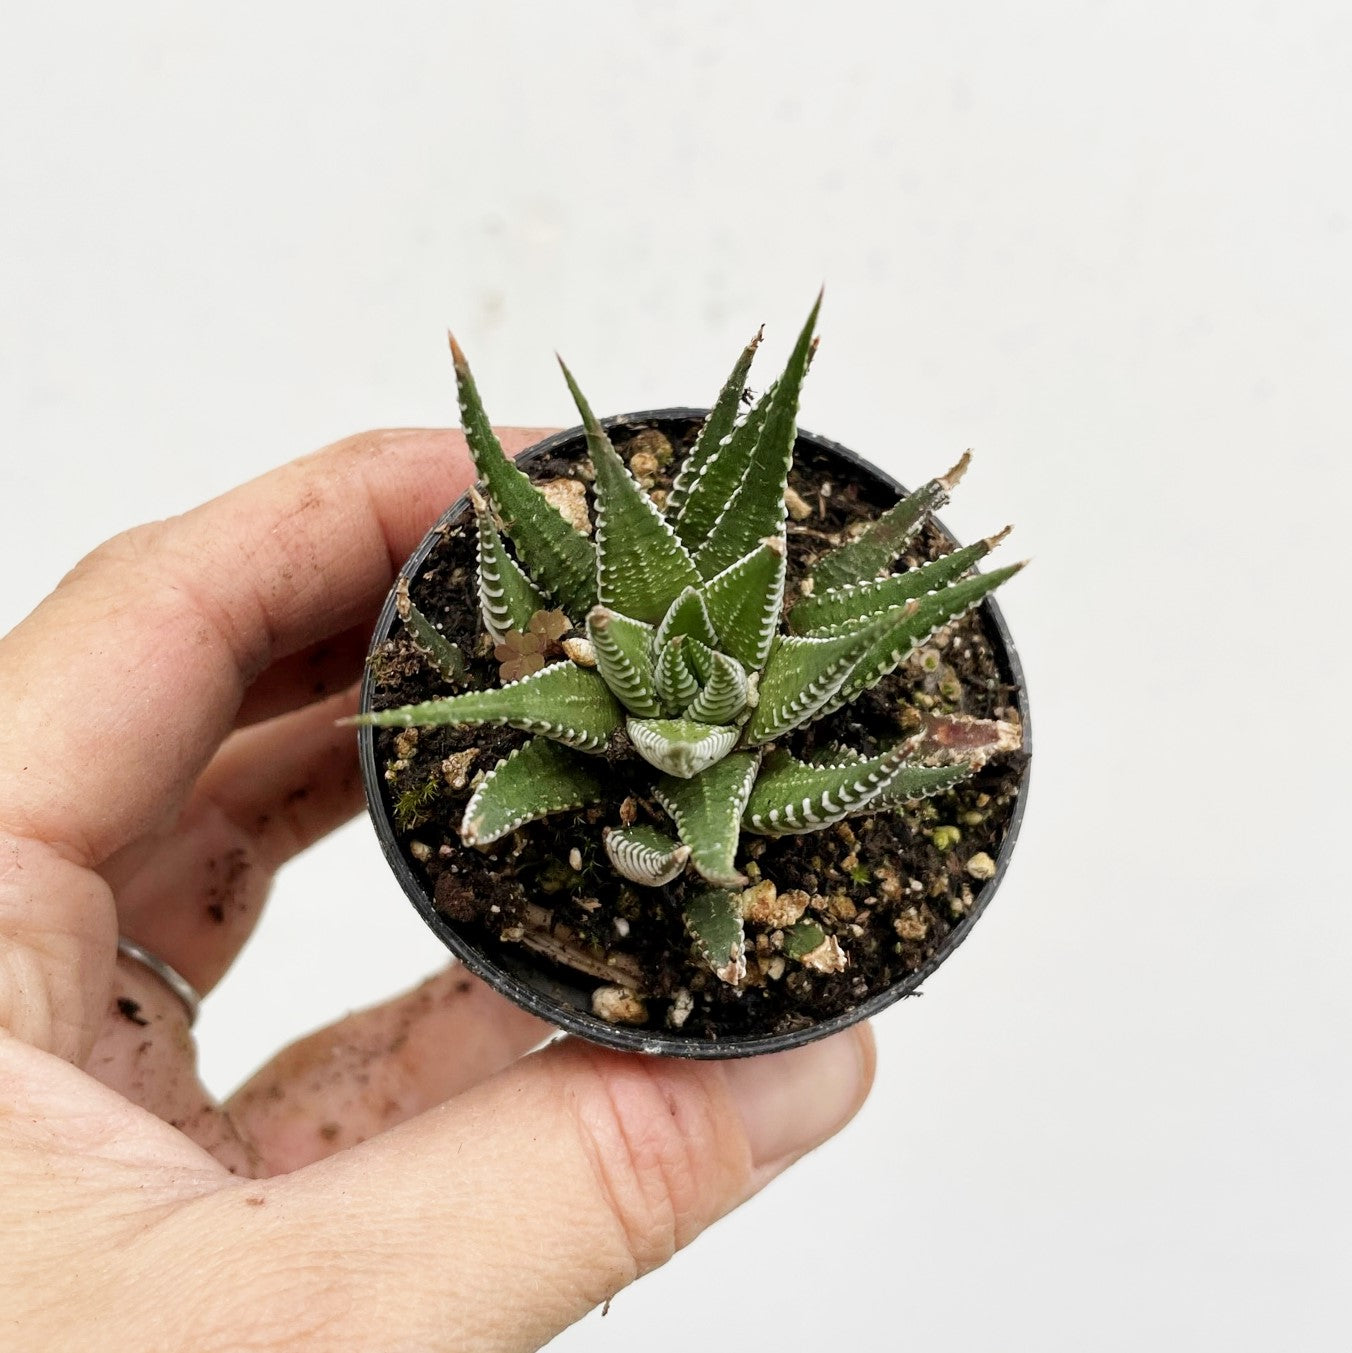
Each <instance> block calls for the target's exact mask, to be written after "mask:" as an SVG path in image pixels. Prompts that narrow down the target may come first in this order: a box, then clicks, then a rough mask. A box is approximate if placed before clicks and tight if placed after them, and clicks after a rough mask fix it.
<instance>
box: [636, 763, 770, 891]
mask: <svg viewBox="0 0 1352 1353" xmlns="http://www.w3.org/2000/svg"><path fill="white" fill-rule="evenodd" d="M759 766H760V755H759V753H756V752H733V753H732V754H731V755H730V756H725V757H724V758H723V760H721V761H718V762H716V763H715V764H714V765H712V766H710V767H709V769H708V770H705V771H701V772H700V773H699V774H698V775H696V776H694V777H693V778H691V779H689V780H678V779H676V778H674V777H672V776H663V777H662V779H661V780H659V781H658V782H657V784H656V785H654V786H653V793H654V795H655V796H656V798H657V801H658V803H660V804H661V805H662V807H663V808H665V809H666V810H667V812H668V813H670V814H671V817H672V821H674V822H675V823H676V830H677V831H678V832H679V833H680V836H681V840H682V841H684V842H685V844H686V845H687V846H689V847H690V862H691V864H693V865H694V866H695V868H696V869H697V870H698V871H699V872H700V874H701V875H702V876H703V877H704V878H706V879H708V880H709V882H710V883H720V884H723V885H725V886H727V887H733V886H738V887H740V886H741V885H742V884H744V883H745V882H746V877H745V876H744V875H743V874H741V873H740V872H739V871H738V869H737V865H736V863H735V860H736V857H737V843H738V841H739V840H740V839H741V834H742V810H743V809H744V808H745V807H746V801H747V796H748V795H749V794H750V793H751V786H752V784H753V783H754V782H755V779H756V771H757V769H758V767H759Z"/></svg>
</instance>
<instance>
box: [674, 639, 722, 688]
mask: <svg viewBox="0 0 1352 1353" xmlns="http://www.w3.org/2000/svg"><path fill="white" fill-rule="evenodd" d="M681 649H682V651H683V652H684V653H685V660H686V662H687V663H688V664H689V667H690V670H691V671H692V672H693V673H694V674H695V680H696V681H698V682H699V684H700V685H701V686H703V685H704V683H705V682H706V681H708V680H709V678H710V677H711V676H713V674H714V658H715V657H716V656H717V654H716V652H715V650H714V649H712V648H710V647H709V645H708V644H702V643H700V641H699V640H698V639H684V638H683V639H682V640H681Z"/></svg>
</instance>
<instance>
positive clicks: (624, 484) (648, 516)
mask: <svg viewBox="0 0 1352 1353" xmlns="http://www.w3.org/2000/svg"><path fill="white" fill-rule="evenodd" d="M559 365H560V366H562V367H563V378H564V380H566V381H567V382H568V389H569V390H570V391H571V392H572V395H573V401H574V403H576V405H577V410H578V413H579V414H581V415H582V426H583V427H584V428H585V429H586V433H587V448H588V450H589V451H590V452H591V459H592V466H593V467H594V468H595V470H596V484H595V490H596V561H597V563H596V569H597V571H596V590H597V595H598V596H599V598H600V600H601V604H602V605H603V606H609V607H611V608H612V609H614V610H616V611H619V612H620V613H621V614H622V615H628V616H632V617H633V618H634V619H635V620H647V621H650V622H652V623H653V624H656V623H657V622H658V621H659V620H661V619H662V617H663V616H664V615H666V613H667V608H668V607H669V606H670V605H671V603H672V602H673V601H675V600H676V598H677V597H678V596H679V595H680V594H681V591H682V589H684V588H686V587H690V586H692V585H693V584H695V583H697V582H699V574H698V573H697V572H696V571H695V565H694V563H693V562H692V560H691V558H690V555H689V553H688V552H687V551H686V548H685V546H684V545H682V544H681V542H680V541H679V540H678V539H677V538H676V533H675V532H674V531H673V530H672V529H671V527H670V526H668V525H667V523H666V520H665V518H664V517H663V516H662V514H661V512H659V511H658V509H657V504H656V503H654V502H653V500H652V499H651V498H649V497H648V495H647V494H646V493H644V491H643V490H642V489H641V488H639V486H638V484H637V482H636V481H635V480H634V477H633V475H631V474H630V473H629V468H628V467H627V466H626V465H625V463H624V461H622V460H621V459H620V457H619V453H618V452H617V451H616V450H615V448H614V447H613V446H612V445H611V444H610V438H609V437H607V436H606V433H605V429H604V428H603V427H602V426H601V424H600V423H599V422H598V421H597V419H596V415H595V414H594V413H592V411H591V407H590V406H589V405H588V403H587V401H586V400H585V399H584V398H583V396H582V391H581V390H579V389H578V388H577V382H576V381H575V380H574V379H573V375H572V372H570V371H569V370H568V368H567V367H566V366H563V363H562V362H560V363H559Z"/></svg>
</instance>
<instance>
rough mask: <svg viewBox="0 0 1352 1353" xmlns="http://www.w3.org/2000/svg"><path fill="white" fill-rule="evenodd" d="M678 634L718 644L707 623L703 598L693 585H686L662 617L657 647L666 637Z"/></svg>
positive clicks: (710, 643) (711, 645)
mask: <svg viewBox="0 0 1352 1353" xmlns="http://www.w3.org/2000/svg"><path fill="white" fill-rule="evenodd" d="M678 634H684V635H687V636H688V637H689V638H691V639H698V640H699V641H700V642H701V643H703V644H708V645H709V646H710V647H712V648H716V647H717V646H718V636H717V635H716V634H715V633H714V628H713V626H712V625H711V624H710V623H709V613H708V611H706V610H705V609H704V598H703V597H702V596H701V595H700V593H699V592H698V591H697V590H696V589H695V588H693V587H687V588H686V589H685V591H684V592H682V593H681V595H680V596H679V597H677V598H676V600H675V601H673V602H672V603H671V609H670V610H669V611H668V612H667V613H666V615H664V616H663V617H662V623H661V624H660V625H659V626H658V627H657V638H656V640H655V643H656V646H657V648H659V649H660V648H661V647H662V646H663V645H664V644H665V643H666V642H667V640H668V639H674V638H675V637H676V635H678Z"/></svg>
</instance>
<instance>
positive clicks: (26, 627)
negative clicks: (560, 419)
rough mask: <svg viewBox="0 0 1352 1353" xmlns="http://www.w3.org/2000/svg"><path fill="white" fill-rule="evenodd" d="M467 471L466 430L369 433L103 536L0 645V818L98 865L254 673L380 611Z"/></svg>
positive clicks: (177, 785)
mask: <svg viewBox="0 0 1352 1353" xmlns="http://www.w3.org/2000/svg"><path fill="white" fill-rule="evenodd" d="M502 435H503V443H504V445H505V446H506V448H507V449H508V451H509V452H512V453H515V452H516V451H519V450H521V449H522V448H524V447H525V446H528V445H530V444H531V443H532V442H534V441H537V440H539V438H540V437H542V436H544V435H545V433H544V432H542V431H535V430H531V429H508V430H505V431H504V432H503V434H502ZM472 473H473V472H472V466H471V463H470V460H469V456H468V453H467V451H466V449H465V444H464V438H463V437H462V436H461V434H460V433H459V432H452V431H444V430H443V431H432V430H401V431H394V432H376V433H370V434H367V435H364V436H360V437H355V438H352V439H350V440H348V441H345V442H340V443H338V444H337V445H335V446H332V447H329V448H327V449H326V450H324V451H320V452H317V453H315V454H314V455H311V456H307V457H305V458H304V459H302V460H298V461H294V462H292V463H291V464H289V465H286V466H283V467H282V468H281V469H279V470H274V471H272V472H271V473H269V474H266V475H263V476H262V477H261V478H259V479H256V480H253V481H252V482H251V483H248V484H245V485H244V486H243V487H241V488H238V489H234V490H232V491H231V492H229V493H226V494H224V495H223V496H222V497H220V498H217V499H214V500H213V501H212V502H209V503H207V504H205V505H204V506H202V507H199V508H195V509H194V510H192V511H191V512H187V513H185V514H184V515H182V516H180V517H175V518H172V519H170V520H168V521H165V522H157V523H154V524H152V525H148V526H143V527H139V528H137V529H135V530H132V531H129V532H127V533H126V534H124V535H122V536H118V537H116V538H115V539H114V540H112V541H110V542H109V543H108V544H107V545H104V546H101V547H100V548H99V549H98V550H96V551H94V553H93V554H91V555H90V556H89V557H88V558H87V559H85V560H84V561H83V562H81V563H80V564H79V565H78V566H77V567H76V568H75V569H74V570H73V571H72V572H71V573H70V574H69V575H68V576H67V577H66V578H65V579H63V580H62V582H61V584H60V585H59V586H58V588H57V590H56V591H55V592H54V593H53V594H52V595H51V596H50V597H48V598H47V600H46V601H44V602H43V603H42V604H41V605H40V606H39V607H38V609H37V610H36V611H34V612H33V614H32V615H31V616H29V617H28V619H27V620H25V621H24V622H23V623H22V624H20V625H19V627H18V628H17V629H16V630H14V631H13V633H11V634H10V635H9V636H8V637H7V638H5V639H4V640H3V641H2V642H0V688H3V689H4V690H6V691H7V692H8V693H9V702H8V703H9V708H8V717H7V718H6V720H5V721H4V724H3V726H0V786H3V788H0V829H7V830H8V831H9V833H11V834H12V835H15V836H20V837H25V836H26V837H31V838H36V839H38V840H41V841H44V842H47V843H49V844H54V845H56V846H57V847H58V848H59V849H60V850H61V852H62V853H63V854H64V855H65V856H66V857H67V858H68V859H71V860H73V861H76V862H78V863H80V864H85V865H89V866H95V865H97V864H99V863H100V862H101V861H103V860H104V859H106V858H107V857H108V856H109V855H110V854H112V852H113V851H115V850H117V849H120V848H121V847H122V846H124V845H125V844H127V843H128V842H129V841H131V840H133V839H135V838H136V837H137V836H139V835H140V834H141V833H142V832H144V831H146V830H148V829H149V828H151V827H152V826H154V825H155V824H156V823H157V822H159V821H161V820H162V819H163V817H164V815H165V813H166V811H168V810H170V809H171V808H172V807H173V806H174V805H175V804H177V803H178V802H181V801H182V799H183V797H184V796H185V794H186V793H187V791H188V789H189V788H190V787H191V785H192V782H193V780H194V779H195V778H196V776H197V775H198V774H199V772H200V771H201V770H202V768H203V767H204V766H205V765H206V763H207V761H208V760H209V758H210V757H211V755H212V753H213V752H214V751H215V750H216V747H217V746H218V744H219V743H220V741H221V739H222V738H223V737H224V736H225V734H226V733H227V732H228V731H229V729H230V727H231V725H232V722H233V721H234V718H235V714H236V712H237V710H238V709H239V706H240V702H241V700H242V698H243V696H244V693H245V691H246V689H247V688H248V686H249V683H250V682H251V681H252V680H253V679H254V678H255V677H256V676H258V674H259V673H260V672H262V671H263V670H265V669H266V668H267V667H268V666H269V665H270V664H271V663H273V662H275V661H276V660H278V659H279V658H283V657H285V656H286V655H287V654H289V653H294V652H296V651H297V650H299V649H301V648H304V647H305V646H306V645H307V644H311V643H314V642H316V641H317V640H320V639H323V638H325V637H327V636H329V635H332V634H336V633H340V632H342V631H343V630H346V629H348V628H350V627H351V626H352V625H354V624H356V623H357V622H358V621H360V620H362V619H364V618H366V617H368V616H370V615H372V614H373V612H374V610H375V609H376V607H377V606H378V605H379V603H380V601H381V599H382V597H383V596H384V594H385V592H386V591H387V590H388V588H389V586H390V584H391V582H392V580H393V578H394V575H395V572H396V571H397V569H398V566H399V565H400V563H401V562H402V561H403V560H404V558H405V557H406V556H407V555H408V554H409V553H410V552H411V551H412V549H413V547H414V546H415V545H416V544H417V543H418V541H419V540H420V539H421V538H422V536H423V535H424V534H425V533H426V531H427V529H428V528H429V527H430V525H431V524H432V523H433V522H434V521H435V520H436V518H437V517H438V516H439V515H440V513H441V512H442V511H444V510H445V508H446V507H447V505H448V504H449V503H451V502H452V501H453V500H454V499H455V498H456V497H457V496H458V495H459V494H460V493H462V492H463V491H464V490H465V488H466V487H467V486H468V484H469V483H470V480H471V478H472ZM35 770H36V771H37V773H34V771H35Z"/></svg>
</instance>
